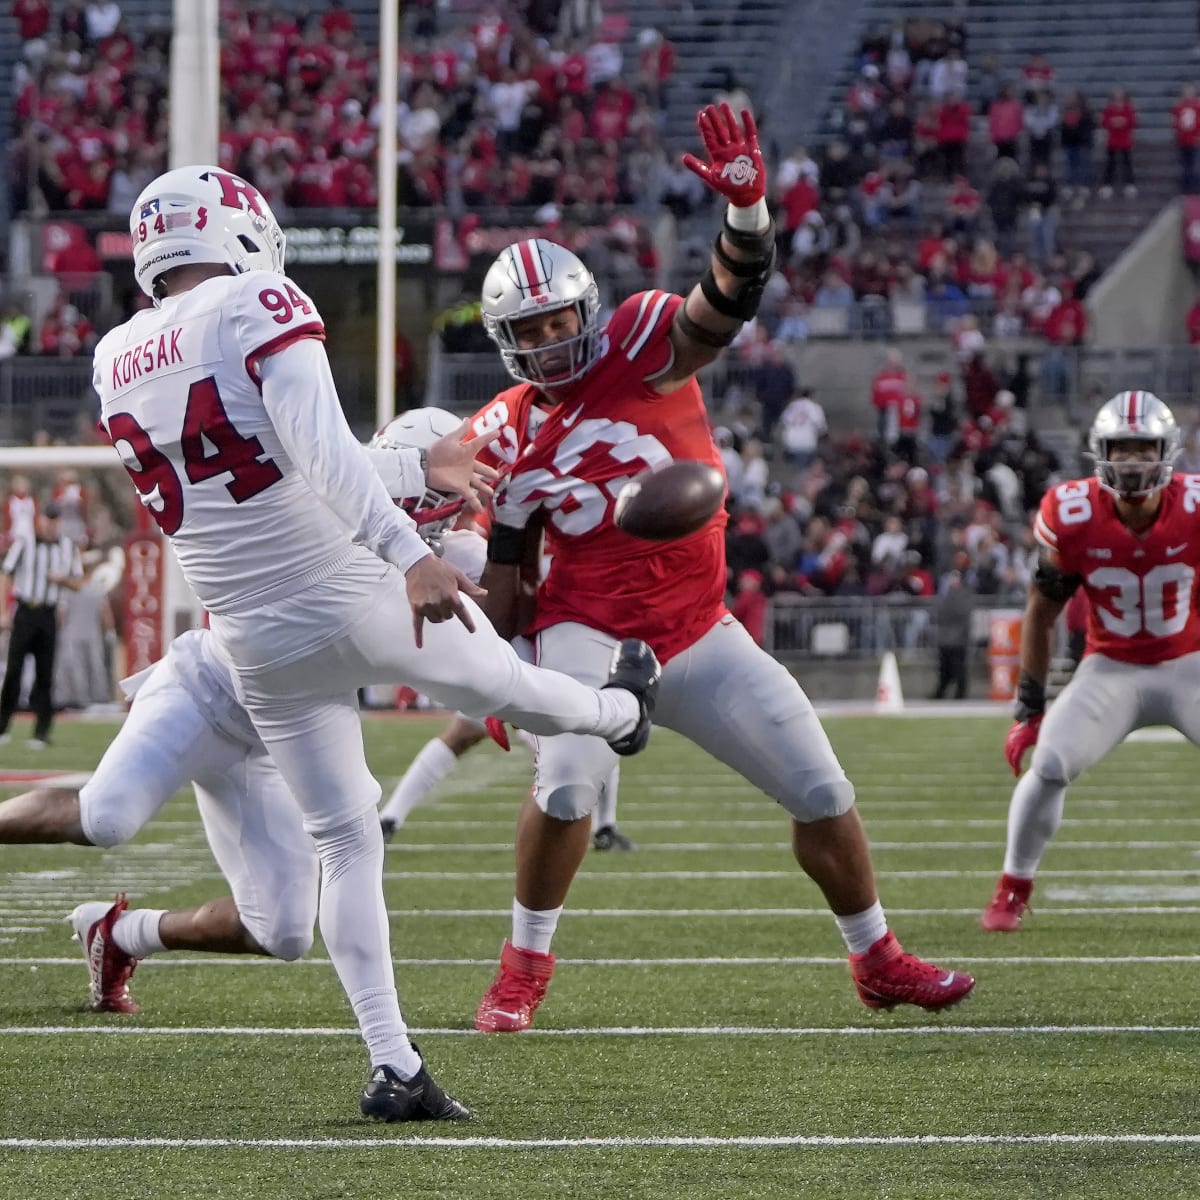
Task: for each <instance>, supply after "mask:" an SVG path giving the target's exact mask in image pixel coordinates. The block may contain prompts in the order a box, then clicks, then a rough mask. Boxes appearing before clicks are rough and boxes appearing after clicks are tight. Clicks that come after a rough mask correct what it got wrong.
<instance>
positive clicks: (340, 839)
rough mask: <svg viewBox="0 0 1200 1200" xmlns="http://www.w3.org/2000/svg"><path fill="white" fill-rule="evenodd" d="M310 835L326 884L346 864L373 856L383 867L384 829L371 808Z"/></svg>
mask: <svg viewBox="0 0 1200 1200" xmlns="http://www.w3.org/2000/svg"><path fill="white" fill-rule="evenodd" d="M312 837H313V841H314V842H316V844H317V853H318V855H319V856H320V859H321V874H322V877H323V880H324V886H325V887H328V886H329V885H330V884H331V883H333V882H334V881H335V880H336V879H337V878H338V876H340V875H341V874H342V873H343V872H344V871H345V870H346V869H347V868H349V867H351V866H354V865H356V864H357V863H360V862H363V861H364V860H370V859H376V860H377V861H378V862H379V865H380V868H381V869H382V866H383V831H382V830H381V829H380V827H379V816H378V814H377V813H376V811H375V809H374V808H372V809H370V810H369V811H368V812H365V813H362V814H361V815H360V816H357V817H355V818H354V820H352V821H346V822H344V823H343V824H341V825H335V826H334V827H333V828H332V829H325V830H321V831H320V832H316V833H313V835H312Z"/></svg>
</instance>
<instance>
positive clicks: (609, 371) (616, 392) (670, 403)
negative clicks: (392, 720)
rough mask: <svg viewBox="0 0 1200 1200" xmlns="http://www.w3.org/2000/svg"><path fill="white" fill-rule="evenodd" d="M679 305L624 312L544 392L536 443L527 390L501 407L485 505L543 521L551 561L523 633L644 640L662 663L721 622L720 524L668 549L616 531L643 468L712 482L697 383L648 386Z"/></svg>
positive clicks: (677, 300) (512, 517)
mask: <svg viewBox="0 0 1200 1200" xmlns="http://www.w3.org/2000/svg"><path fill="white" fill-rule="evenodd" d="M681 303H683V298H682V297H681V296H676V295H671V294H670V293H667V292H660V291H653V292H640V293H638V294H636V295H634V296H631V297H630V298H629V299H627V300H626V301H625V302H624V303H623V304H621V305H620V307H619V308H618V309H617V310H616V312H615V313H614V314H613V316H612V318H611V319H610V320H609V322H608V325H607V326H606V327H605V330H604V333H603V335H602V342H601V351H600V355H599V357H598V359H597V360H596V362H595V364H594V365H593V366H592V368H591V369H590V370H589V371H588V372H587V374H586V375H584V376H583V378H582V379H580V380H579V381H577V382H576V383H574V384H571V385H569V386H568V387H565V388H561V389H556V390H555V396H556V398H558V397H561V400H560V402H559V403H558V404H557V405H556V406H555V407H554V408H553V409H551V410H550V412H549V414H548V415H547V416H546V417H545V419H544V420H543V421H542V422H541V424H540V426H539V427H537V428H536V432H533V431H532V422H529V421H528V420H527V419H526V420H522V419H521V417H522V416H524V415H525V414H526V413H527V412H528V407H527V397H532V395H533V394H534V389H533V388H532V386H530V385H523V386H522V387H519V388H513V389H510V390H509V391H508V392H505V393H504V394H503V398H504V400H505V404H506V407H507V410H508V411H509V412H510V413H512V414H514V416H515V417H516V420H515V422H514V425H515V428H516V429H517V430H518V439H519V440H518V447H517V453H516V456H515V461H514V462H513V465H512V468H511V473H510V474H509V476H508V478H507V479H506V480H505V481H504V483H503V484H502V485H501V487H500V489H499V490H498V491H497V493H496V499H495V520H496V521H497V522H499V523H501V524H504V525H509V526H513V527H515V528H523V527H524V526H525V525H526V523H527V522H528V521H529V519H530V518H531V517H532V516H533V514H534V513H535V512H536V511H537V510H538V509H543V510H545V511H544V516H545V522H544V529H545V533H546V549H547V551H548V553H549V556H550V569H549V573H548V574H547V576H546V578H545V579H544V580H543V582H542V585H541V587H540V588H539V589H538V596H537V615H536V617H535V619H534V622H533V624H532V625H531V626H530V627H529V628H528V629H527V630H526V631H525V632H527V633H531V634H532V633H536V632H537V631H538V630H541V629H545V628H546V627H547V626H550V625H556V624H560V623H562V622H566V621H574V622H579V623H581V624H583V625H587V626H589V627H590V628H593V629H598V630H600V631H601V632H604V633H608V634H610V635H612V636H614V637H638V638H642V639H643V640H645V641H647V642H649V643H650V645H651V646H652V647H653V648H654V652H655V653H656V654H657V655H658V657H659V659H660V660H661V661H664V662H665V661H667V660H668V659H670V658H672V657H674V656H675V655H676V654H679V653H680V652H681V651H683V650H685V649H687V647H688V646H690V645H691V644H692V643H693V642H695V641H696V640H697V639H698V638H699V637H701V636H702V635H703V634H704V633H706V632H707V631H708V630H709V629H710V628H711V627H712V626H713V625H714V624H715V623H716V622H717V621H718V620H720V618H721V617H722V616H723V615H724V613H725V611H726V610H725V607H724V602H723V598H724V593H725V513H724V510H721V511H719V512H718V513H717V514H716V515H715V516H714V517H712V518H711V519H710V520H709V521H708V522H707V523H706V524H705V525H704V526H703V528H701V529H700V530H698V531H697V532H696V533H694V534H691V535H690V536H689V537H686V538H681V539H679V540H677V541H672V542H649V541H645V540H643V539H641V538H635V537H632V536H631V535H630V534H627V533H626V532H625V531H624V530H622V529H619V528H617V526H616V525H615V524H614V523H613V504H614V501H615V500H616V496H617V493H618V492H619V491H620V490H621V486H622V485H623V484H624V483H625V482H626V481H627V480H629V479H632V478H633V476H635V475H637V474H638V472H639V471H643V470H645V469H646V468H647V467H656V466H660V465H662V464H664V463H668V462H671V461H672V460H675V459H698V460H700V461H701V462H706V463H710V464H711V465H713V466H715V467H717V468H718V469H722V468H721V458H720V455H719V454H718V452H717V450H716V447H715V446H714V445H713V441H712V437H711V435H710V433H709V424H708V414H707V411H706V409H705V406H704V400H703V397H702V396H701V394H700V387H699V384H698V383H697V382H696V380H695V379H691V380H689V381H688V382H687V383H686V384H684V385H683V386H682V387H681V388H679V389H678V390H676V391H673V392H669V393H667V394H665V395H661V394H659V393H658V392H656V391H655V390H654V387H653V385H652V383H650V382H647V380H648V379H650V380H652V379H653V378H654V376H656V375H657V374H659V373H661V372H662V371H663V370H665V369H666V367H668V366H669V365H670V362H671V358H672V355H673V352H674V351H673V347H672V346H671V343H670V340H669V337H668V333H669V331H670V327H671V323H672V321H673V320H674V317H675V312H676V310H677V308H678V306H679V305H680V304H681ZM483 412H484V413H486V412H487V409H486V408H485V409H484V410H483ZM481 415H482V414H481ZM522 433H523V434H524V436H521V434H522ZM505 436H506V437H507V430H506V434H505Z"/></svg>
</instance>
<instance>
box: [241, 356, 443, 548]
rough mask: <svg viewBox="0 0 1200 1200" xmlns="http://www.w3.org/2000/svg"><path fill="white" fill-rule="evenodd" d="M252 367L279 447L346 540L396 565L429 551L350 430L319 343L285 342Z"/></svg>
mask: <svg viewBox="0 0 1200 1200" xmlns="http://www.w3.org/2000/svg"><path fill="white" fill-rule="evenodd" d="M258 369H259V372H260V374H261V378H262V398H263V407H264V408H265V409H266V410H267V415H268V416H269V417H270V418H271V424H272V425H273V426H274V427H275V432H276V433H277V434H278V435H279V440H280V442H282V443H283V448H284V450H286V451H287V454H288V457H289V458H290V459H291V460H292V462H293V463H294V464H296V466H297V467H298V468H299V470H300V472H301V474H303V476H304V478H305V479H306V480H307V481H308V484H309V487H311V488H312V490H313V491H314V492H315V493H316V495H317V496H318V498H319V499H320V500H321V501H322V502H323V503H324V504H325V505H326V506H327V507H328V508H330V509H332V510H333V512H334V513H336V514H337V516H338V518H339V519H340V520H341V521H342V523H343V524H344V525H346V526H347V527H348V528H349V529H350V531H351V536H352V537H353V538H354V540H355V541H356V542H359V543H360V544H362V545H364V546H366V547H367V548H368V549H369V550H371V551H373V552H374V553H375V554H378V555H379V557H380V558H382V559H384V560H385V561H387V562H390V563H393V564H394V565H395V566H396V567H398V568H399V569H400V570H401V571H407V570H408V569H409V567H411V566H412V565H413V564H414V563H415V562H417V561H418V560H419V559H422V558H424V557H425V556H426V555H427V554H430V553H431V551H430V549H429V547H428V545H426V543H425V542H423V541H422V540H421V536H420V535H419V534H418V533H417V530H416V526H415V525H414V524H413V522H412V520H411V519H410V518H409V517H408V516H407V515H406V514H405V513H404V512H403V511H402V510H400V509H398V508H397V507H396V506H395V505H394V504H393V503H392V498H391V497H390V496H389V495H388V490H387V488H385V487H384V486H383V480H382V479H380V477H379V476H378V474H376V472H375V469H374V467H373V465H372V463H371V460H370V459H369V458H368V456H367V453H366V451H365V450H364V448H363V446H362V445H361V444H360V443H359V442H358V440H357V439H356V438H355V436H354V434H353V433H351V432H350V426H349V425H347V424H346V417H345V415H344V414H343V412H342V408H341V405H340V404H339V403H338V396H337V389H336V388H335V387H334V383H333V376H332V374H331V373H330V370H329V359H328V358H327V357H326V355H325V350H324V348H323V347H322V346H319V345H317V344H316V343H315V342H312V341H310V340H307V339H306V340H302V341H297V342H295V343H291V344H287V345H286V346H285V348H284V349H282V350H276V351H275V352H273V353H271V354H270V355H269V356H267V357H264V358H263V359H262V360H261V361H260V362H259V365H258Z"/></svg>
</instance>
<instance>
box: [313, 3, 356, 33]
mask: <svg viewBox="0 0 1200 1200" xmlns="http://www.w3.org/2000/svg"><path fill="white" fill-rule="evenodd" d="M321 28H322V30H324V32H325V36H326V37H327V38H329V40H330V41H332V40H333V38H334V36H335V35H337V34H339V33H353V32H354V15H353V14H352V13H348V12H347V11H346V5H345V0H328V4H327V5H326V8H325V11H324V12H323V13H322V14H321Z"/></svg>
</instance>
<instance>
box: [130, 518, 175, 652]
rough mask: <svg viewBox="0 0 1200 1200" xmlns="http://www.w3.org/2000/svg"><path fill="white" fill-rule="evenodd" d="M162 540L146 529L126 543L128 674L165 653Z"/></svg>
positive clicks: (157, 533)
mask: <svg viewBox="0 0 1200 1200" xmlns="http://www.w3.org/2000/svg"><path fill="white" fill-rule="evenodd" d="M164 574H165V570H164V563H163V540H162V536H161V535H160V534H159V532H158V531H157V530H154V531H153V532H151V531H150V530H143V531H140V532H137V533H134V534H131V535H130V537H129V538H128V539H127V540H126V542H125V673H126V674H127V675H134V674H136V673H137V672H138V671H142V670H145V668H146V667H148V666H150V665H151V664H153V663H156V662H157V661H158V660H159V659H160V658H162V656H163V648H164V647H163V632H162V628H163V582H164Z"/></svg>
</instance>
